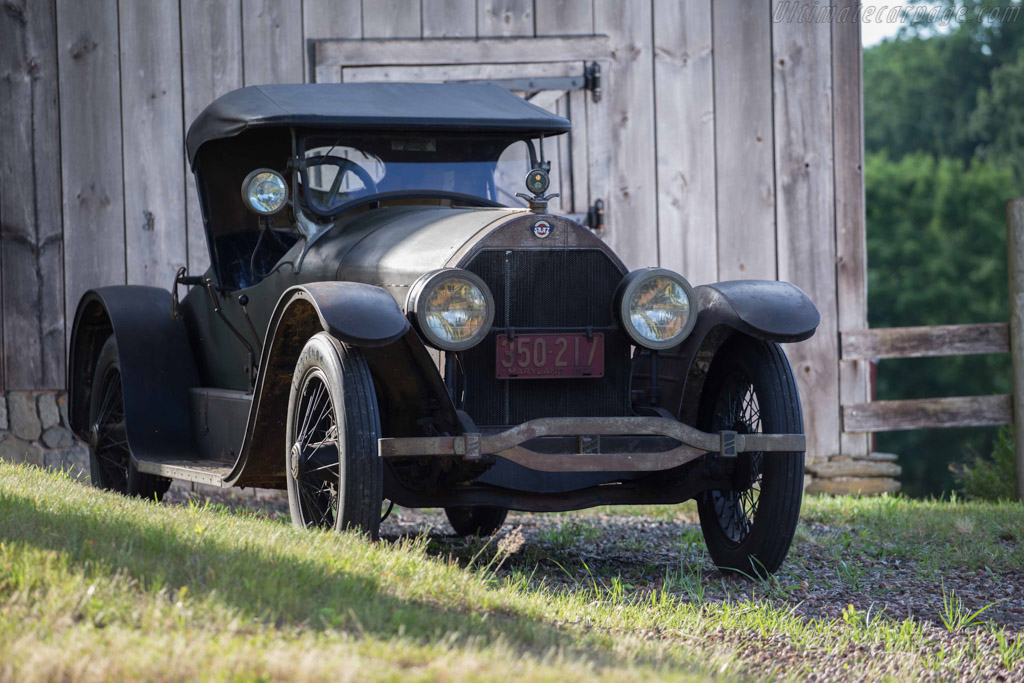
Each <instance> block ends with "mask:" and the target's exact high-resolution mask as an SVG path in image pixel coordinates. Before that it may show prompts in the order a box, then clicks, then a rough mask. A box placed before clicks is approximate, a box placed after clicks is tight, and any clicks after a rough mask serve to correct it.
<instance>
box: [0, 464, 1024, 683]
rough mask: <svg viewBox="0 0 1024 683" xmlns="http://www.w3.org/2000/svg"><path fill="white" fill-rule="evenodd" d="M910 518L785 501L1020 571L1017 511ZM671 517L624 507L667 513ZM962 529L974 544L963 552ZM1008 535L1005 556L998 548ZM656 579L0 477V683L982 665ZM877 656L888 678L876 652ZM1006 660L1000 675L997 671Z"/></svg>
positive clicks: (917, 510)
mask: <svg viewBox="0 0 1024 683" xmlns="http://www.w3.org/2000/svg"><path fill="white" fill-rule="evenodd" d="M928 506H929V504H919V503H911V502H909V501H903V500H900V499H894V500H891V501H882V502H881V503H878V502H872V501H851V502H847V501H830V500H827V499H812V500H811V501H809V503H808V504H807V505H806V506H805V507H806V510H807V519H809V520H818V519H822V520H829V521H830V522H834V523H839V524H843V525H847V526H848V527H849V528H850V529H856V530H857V531H856V532H851V534H850V538H852V539H853V542H856V543H862V542H871V543H877V545H876V546H872V547H873V548H875V549H876V550H877V552H880V553H886V552H892V553H895V554H903V553H905V552H917V551H914V550H908V549H907V548H905V547H904V546H905V545H907V544H912V543H916V544H917V546H920V547H921V548H922V550H920V552H921V554H922V555H924V554H929V553H928V551H927V548H929V547H932V548H937V549H941V550H943V552H942V553H941V555H942V557H943V558H944V559H943V560H941V562H950V563H953V564H954V565H957V566H960V565H974V564H975V563H981V564H980V565H977V566H988V567H991V568H993V569H996V568H999V567H1004V566H1015V567H1019V566H1020V564H1021V560H1022V557H1021V543H1020V539H1021V538H1024V513H1022V512H1021V508H1020V506H1015V505H1004V506H985V505H972V506H967V505H960V506H954V507H955V509H954V510H953V511H952V512H949V507H948V504H947V507H944V506H943V504H933V508H934V509H931V510H929V508H928ZM677 510H678V511H677V512H669V513H666V512H665V511H664V509H657V510H647V511H646V512H650V513H653V514H688V513H687V508H685V507H684V508H680V509H677ZM926 511H927V512H931V513H933V514H931V515H930V516H928V515H925V514H922V513H924V512H926ZM947 515H948V519H947V518H945V516H947ZM964 520H967V521H964ZM967 527H971V529H973V531H974V532H977V533H976V534H975V535H976V536H979V537H980V536H985V537H989V536H991V537H992V538H994V539H996V540H995V541H993V542H992V543H991V544H986V543H982V542H977V543H974V542H964V541H963V540H962V539H961V537H963V536H964V533H963V532H964V531H965V530H968V531H969V530H970V529H967ZM1008 534H1009V535H1011V537H1012V538H1016V539H1017V542H1016V543H1015V544H1007V543H1005V542H1003V541H1000V540H999V539H1000V538H1001V537H1006V536H1007V535H1008ZM849 541H850V539H846V540H843V539H842V538H840V539H838V540H837V541H836V542H838V543H846V542H849ZM890 544H891V545H892V547H891V548H889V545H890ZM887 548H888V549H887ZM872 552H874V551H872ZM481 563H483V561H482V560H481V561H480V562H478V565H479V564H481ZM683 578H685V577H683ZM667 585H668V582H666V586H667ZM675 585H677V586H678V590H674V591H673V590H670V589H669V588H663V589H662V590H660V591H648V592H644V593H633V592H632V591H629V590H624V589H623V587H622V584H621V582H619V583H617V582H616V581H614V580H605V579H603V578H601V579H597V580H595V581H593V582H591V583H590V584H589V585H588V584H580V585H577V586H576V587H575V588H573V589H571V590H566V589H564V588H555V587H553V586H551V585H549V584H547V583H545V582H538V581H536V580H533V579H531V577H530V576H529V574H528V573H526V572H520V571H515V572H512V573H504V574H502V575H501V576H500V577H498V576H496V575H495V574H494V573H493V572H489V571H486V570H484V569H481V568H476V569H465V568H463V567H462V566H460V564H459V563H457V562H455V561H447V560H442V559H438V558H436V557H431V556H430V555H429V554H428V553H427V552H426V543H425V542H423V541H407V542H399V543H397V544H390V545H389V544H377V545H371V544H368V543H366V542H365V541H363V540H362V539H360V538H358V537H356V536H353V535H340V536H339V535H333V534H322V533H311V532H304V531H299V530H295V529H292V528H291V527H289V526H286V525H284V524H281V523H279V522H275V521H268V520H265V519H259V518H252V517H246V516H242V515H237V514H235V515H233V514H229V513H227V512H224V511H218V510H209V509H199V508H191V509H190V508H185V507H182V508H164V507H160V506H156V505H153V504H150V503H146V502H142V501H136V500H127V499H124V498H121V497H118V496H114V495H109V494H103V493H99V492H97V491H95V490H92V489H89V488H87V487H85V486H82V485H80V484H78V483H75V482H72V481H70V480H68V479H64V478H61V477H59V476H55V475H52V474H46V473H43V472H40V471H37V470H32V469H27V468H23V467H11V466H8V465H3V464H0V678H13V679H18V680H30V679H53V678H64V679H70V680H100V679H109V678H112V677H114V678H122V677H130V678H147V679H153V678H168V679H171V678H174V679H177V678H186V677H187V678H193V677H201V678H210V679H236V680H251V679H278V678H288V677H297V678H331V679H336V678H341V679H342V680H366V679H368V678H369V679H374V678H376V679H397V678H399V677H401V678H402V679H403V680H405V679H409V678H411V679H413V680H417V679H437V678H444V679H449V680H450V679H456V680H458V679H477V678H485V679H489V678H511V677H515V678H522V677H526V678H530V679H535V680H537V679H540V680H543V679H557V680H560V681H561V680H590V679H592V678H593V677H594V676H595V674H596V675H599V676H600V677H602V678H606V679H612V680H647V679H651V678H659V677H660V678H669V679H674V680H678V679H679V678H680V677H681V676H686V677H695V678H703V677H706V676H708V675H712V674H714V675H719V674H722V673H725V674H726V675H729V674H737V675H740V676H743V675H750V674H754V675H757V676H764V675H770V674H776V675H782V676H785V675H787V674H788V675H801V674H803V673H807V672H810V671H811V670H813V668H812V667H810V666H809V665H807V664H806V663H805V664H803V665H800V664H799V661H801V658H802V661H804V662H808V661H812V662H813V661H818V660H822V661H824V660H826V659H828V658H835V657H840V658H841V659H842V661H841V664H842V666H843V667H849V669H844V670H845V671H848V672H850V673H855V675H858V676H865V677H875V676H876V675H878V674H887V675H896V676H899V677H901V678H903V677H906V676H907V674H908V673H911V674H925V673H926V672H928V671H938V672H940V673H941V672H946V673H951V672H955V671H959V670H961V668H962V667H963V666H965V665H981V664H985V665H988V664H990V662H988V660H985V661H981V660H980V659H979V658H982V659H984V657H985V656H986V655H983V654H979V652H980V651H982V650H984V649H985V648H979V647H978V645H977V643H976V642H974V641H973V640H971V639H970V638H968V639H964V640H962V641H957V642H947V641H944V640H942V639H936V638H935V637H934V634H933V633H932V632H931V631H929V629H928V628H925V627H924V626H923V625H921V624H920V623H919V622H915V621H914V620H913V619H908V620H899V619H889V618H885V617H880V616H872V615H871V614H867V615H865V614H863V613H858V612H857V611H856V610H854V611H853V612H852V613H851V614H847V615H844V617H843V618H842V619H838V620H835V619H807V618H804V617H801V616H799V615H797V614H796V613H794V612H793V611H792V610H791V609H789V608H786V607H785V606H780V605H777V604H775V603H773V602H772V601H771V600H770V599H765V598H763V597H757V596H753V595H752V596H751V597H750V598H749V599H746V598H740V599H731V600H728V601H718V602H707V603H704V604H701V601H700V600H699V599H695V598H696V597H697V596H696V595H695V594H694V592H693V589H692V588H691V589H689V590H688V589H687V586H686V585H685V581H684V580H682V579H681V580H679V581H677V582H676V584H675ZM765 588H766V591H767V592H768V593H769V594H770V593H771V590H772V586H771V585H767V586H765ZM998 633H1001V631H998V629H995V630H993V629H988V630H987V631H986V632H985V633H984V634H983V635H982V636H979V638H988V639H989V640H991V639H992V638H995V637H997V636H998ZM1003 635H1004V636H1005V635H1006V634H1005V633H1004V634H1003ZM1011 641H1012V637H1011ZM1018 642H1019V640H1018ZM773 652H774V653H781V654H785V653H790V654H792V653H793V652H796V653H797V654H799V655H800V657H798V658H797V662H798V664H797V665H796V667H795V668H793V667H792V666H789V665H787V666H782V665H781V664H780V663H779V662H781V661H783V659H782V658H781V657H780V658H779V659H778V661H773V656H772V655H773ZM894 652H895V653H897V654H898V658H897V660H898V667H897V668H896V669H893V665H892V658H891V657H888V658H887V657H885V656H882V655H886V653H894ZM1022 656H1024V653H1022ZM1007 664H1008V666H1009V667H1011V668H1015V669H1016V671H1017V672H1018V673H1019V672H1020V671H1021V668H1020V664H1021V662H1020V661H1019V658H1018V659H1014V658H1012V657H1011V658H1010V659H1009V660H1008V662H1007Z"/></svg>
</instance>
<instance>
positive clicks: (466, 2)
mask: <svg viewBox="0 0 1024 683" xmlns="http://www.w3.org/2000/svg"><path fill="white" fill-rule="evenodd" d="M423 37H424V38H476V0H423Z"/></svg>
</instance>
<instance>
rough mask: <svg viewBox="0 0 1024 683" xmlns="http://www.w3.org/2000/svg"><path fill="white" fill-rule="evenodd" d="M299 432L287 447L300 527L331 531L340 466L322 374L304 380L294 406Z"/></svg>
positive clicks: (331, 407)
mask: <svg viewBox="0 0 1024 683" xmlns="http://www.w3.org/2000/svg"><path fill="white" fill-rule="evenodd" d="M296 423H297V424H298V425H299V431H298V435H297V438H296V440H295V443H294V444H292V448H291V460H292V462H291V463H289V465H290V467H291V473H292V476H293V477H294V479H295V483H296V486H297V488H298V493H299V496H298V497H299V500H298V509H299V512H300V514H301V517H302V521H301V523H302V526H305V527H306V528H321V529H331V528H333V527H334V524H335V520H336V519H337V513H338V491H339V476H340V468H341V464H340V461H339V459H338V453H339V447H338V420H337V417H336V415H335V411H334V405H333V403H332V402H331V395H330V392H329V391H328V388H327V383H326V380H325V379H324V376H323V373H321V372H315V371H314V372H313V373H311V374H310V375H309V376H307V377H306V379H305V382H304V383H303V386H302V389H301V398H300V401H299V404H298V406H297V413H296Z"/></svg>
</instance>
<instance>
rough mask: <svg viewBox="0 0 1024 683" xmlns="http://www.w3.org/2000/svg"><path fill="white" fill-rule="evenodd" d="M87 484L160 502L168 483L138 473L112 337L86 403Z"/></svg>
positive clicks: (97, 367) (168, 485)
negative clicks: (87, 413) (133, 457)
mask: <svg viewBox="0 0 1024 683" xmlns="http://www.w3.org/2000/svg"><path fill="white" fill-rule="evenodd" d="M89 480H90V481H91V482H92V485H93V486H95V487H96V488H100V489H104V490H106V491H115V492H117V493H120V494H122V495H125V496H137V497H139V498H148V499H150V500H154V499H155V500H161V499H162V498H163V497H164V494H165V493H167V489H168V488H170V486H171V480H170V479H167V478H165V477H158V476H156V475H153V474H146V473H144V472H140V471H139V470H138V468H137V467H136V466H135V463H133V462H132V455H131V451H130V450H129V449H128V436H127V432H126V427H125V412H124V393H123V391H122V384H121V358H120V356H119V355H118V352H117V343H116V342H115V341H114V336H113V335H111V336H110V337H108V338H107V341H106V342H105V343H104V344H103V347H102V348H101V349H100V355H99V358H98V359H97V360H96V370H95V372H94V373H93V385H92V396H91V398H90V400H89Z"/></svg>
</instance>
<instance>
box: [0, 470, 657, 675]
mask: <svg viewBox="0 0 1024 683" xmlns="http://www.w3.org/2000/svg"><path fill="white" fill-rule="evenodd" d="M117 512H121V510H118V511H117ZM200 523H201V522H200ZM181 527H182V525H181V524H176V525H175V526H171V525H167V524H159V523H153V522H151V521H146V520H145V519H144V518H140V517H136V516H133V515H132V514H130V512H129V513H128V514H116V513H115V511H113V510H110V509H107V508H104V509H103V513H101V514H95V513H92V512H89V511H83V510H78V509H73V508H69V509H66V510H62V511H60V512H59V513H56V512H53V511H51V510H48V509H45V508H44V507H41V506H40V504H38V503H37V502H36V501H35V500H33V499H32V498H29V497H27V496H26V495H25V494H22V493H18V492H11V491H3V490H2V489H0V540H3V541H4V542H6V543H8V544H25V545H27V546H32V547H36V548H40V549H45V550H52V551H56V552H58V553H61V554H62V555H64V556H66V557H67V558H68V561H69V565H70V566H71V568H72V569H78V570H81V571H82V572H84V573H86V574H87V575H89V576H104V575H106V574H110V573H114V572H120V573H123V574H125V575H127V576H129V577H131V578H133V579H135V580H137V581H139V583H140V584H141V585H142V586H143V587H144V588H145V589H146V590H149V591H153V590H156V589H158V588H161V587H163V588H167V589H168V590H170V591H177V590H180V589H181V588H182V587H186V586H187V587H188V594H189V595H190V597H191V598H193V599H199V598H202V597H212V598H213V599H215V600H216V601H218V602H220V603H222V604H226V605H227V606H229V607H232V608H234V609H236V610H237V611H238V612H239V613H240V614H241V615H243V616H245V617H248V618H252V619H256V620H260V621H263V622H264V623H268V624H273V625H276V626H278V627H281V626H292V627H298V628H303V629H312V630H324V629H327V628H333V629H345V630H346V631H349V632H356V633H361V634H369V635H374V636H378V637H385V638H386V637H391V636H402V637H404V638H408V639H412V640H414V641H415V642H418V643H421V644H428V643H431V642H436V641H437V640H438V639H440V638H444V639H445V642H446V643H453V642H454V643H461V644H466V643H467V642H468V641H470V640H471V641H472V644H473V645H474V646H477V645H478V644H479V643H480V642H483V643H494V642H496V641H498V640H499V639H500V641H501V642H503V643H504V644H506V645H508V646H510V647H511V648H513V649H514V650H517V651H520V652H532V653H534V654H537V655H542V654H543V653H544V652H547V651H549V650H550V648H552V647H557V648H560V649H561V650H562V651H563V652H566V653H567V654H568V653H571V654H572V655H574V656H576V657H578V658H580V659H583V660H585V661H589V662H591V663H593V664H594V665H598V666H601V665H607V664H611V663H621V662H619V661H618V660H617V658H616V656H615V655H614V654H613V653H612V652H611V651H610V650H611V648H610V646H609V649H608V651H607V652H603V651H602V649H603V648H600V647H599V648H598V649H597V650H594V649H592V648H593V645H594V644H593V643H590V644H585V643H582V642H581V641H580V640H579V639H578V636H576V635H575V634H573V633H570V632H568V631H565V630H560V629H558V628H557V627H554V626H552V625H550V624H546V623H544V622H542V621H539V620H537V619H536V618H533V617H530V616H526V615H524V614H521V613H510V612H509V611H506V610H505V609H504V608H500V607H499V608H497V609H496V610H488V609H487V608H486V607H481V608H479V609H474V608H472V607H465V608H462V607H453V606H445V605H442V604H439V603H431V602H424V601H419V600H414V599H403V598H400V597H397V596H394V595H390V594H388V593H387V592H385V590H384V589H383V588H382V586H381V583H380V582H379V581H378V580H377V579H376V578H375V577H373V576H367V575H363V574H358V573H353V572H350V571H345V570H343V569H341V568H339V567H337V566H331V564H332V563H330V562H316V561H313V560H310V559H304V558H301V557H296V556H294V555H291V554H289V553H287V552H278V551H275V550H274V549H273V548H271V549H269V550H268V548H267V545H266V544H265V543H261V544H259V545H257V544H249V543H245V544H242V545H241V547H239V544H229V543H225V542H223V541H222V540H219V539H217V538H214V537H212V536H211V535H204V534H203V533H202V532H201V531H197V533H195V534H189V533H187V532H186V531H185V530H183V529H182V528H181ZM270 531H274V529H271V530H270ZM246 545H251V547H245V546H246ZM383 565H384V563H381V564H380V565H379V566H383ZM382 571H386V570H382ZM448 590H451V588H448V587H440V586H439V587H438V593H443V592H444V591H448ZM455 634H457V635H455ZM637 663H643V662H642V660H640V661H638V662H637Z"/></svg>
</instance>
